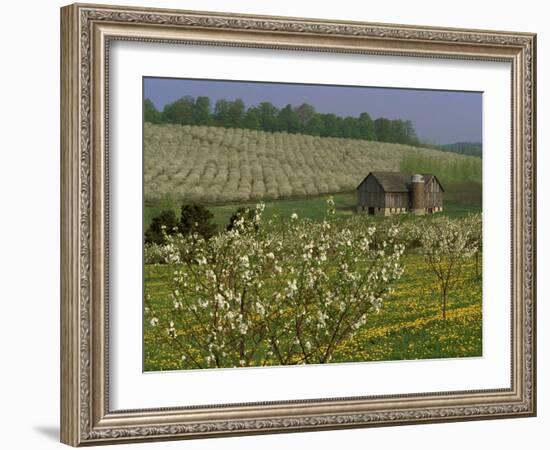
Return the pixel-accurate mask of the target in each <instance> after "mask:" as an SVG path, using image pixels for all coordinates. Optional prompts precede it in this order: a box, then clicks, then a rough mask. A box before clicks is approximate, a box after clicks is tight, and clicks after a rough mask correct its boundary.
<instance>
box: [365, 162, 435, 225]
mask: <svg viewBox="0 0 550 450" xmlns="http://www.w3.org/2000/svg"><path fill="white" fill-rule="evenodd" d="M443 192H444V189H443V186H442V185H441V183H440V182H439V180H438V179H437V177H436V176H435V175H432V174H430V173H422V174H406V173H401V172H370V173H369V174H368V175H367V176H366V177H365V179H364V180H363V181H362V182H361V184H359V186H357V197H358V204H357V211H358V212H362V213H366V214H371V215H375V214H376V215H378V214H381V215H389V214H398V213H406V212H411V213H413V214H418V215H421V214H432V213H436V212H440V211H443Z"/></svg>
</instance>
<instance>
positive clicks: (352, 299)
mask: <svg viewBox="0 0 550 450" xmlns="http://www.w3.org/2000/svg"><path fill="white" fill-rule="evenodd" d="M330 208H331V205H330V204H329V213H330ZM262 209H263V206H262V205H258V206H257V208H256V210H255V214H254V215H253V218H252V220H250V221H245V220H244V218H241V219H240V220H238V221H237V222H236V223H235V224H234V226H233V228H232V229H231V230H230V231H226V232H223V233H220V234H218V235H216V236H214V237H213V238H211V239H210V240H204V239H203V238H201V237H200V236H198V235H187V236H182V235H178V236H175V237H169V238H168V243H167V245H165V246H164V251H165V254H166V258H167V261H168V262H169V263H170V264H171V265H172V266H173V267H174V272H173V277H172V280H171V283H172V287H173V289H172V310H171V312H170V314H168V315H167V317H165V318H164V320H161V319H160V318H159V317H157V316H156V315H155V311H153V310H152V309H149V311H148V313H149V316H150V317H149V323H150V325H152V326H154V328H155V329H156V330H157V331H158V333H160V334H162V335H163V336H164V337H165V338H166V339H168V340H171V341H172V342H173V345H174V346H176V347H177V348H178V349H179V351H180V352H181V358H182V361H183V363H182V366H183V367H190V368H191V367H196V368H205V367H235V366H238V367H243V366H258V365H268V364H282V365H287V364H306V363H326V362H330V361H331V359H332V357H333V354H334V351H335V349H336V348H337V347H338V346H339V345H341V343H342V342H345V341H347V340H350V339H353V338H354V336H355V334H356V333H357V331H358V330H359V329H360V328H361V327H363V326H364V325H365V324H366V323H367V322H368V318H369V316H370V315H372V314H375V313H377V312H379V311H380V308H381V306H382V302H383V300H384V298H385V297H386V296H387V295H388V294H389V293H390V292H391V290H392V285H393V283H394V282H395V281H396V280H397V279H399V277H400V276H401V274H402V268H401V265H400V258H401V255H402V254H403V251H404V246H403V245H402V244H400V243H399V240H398V239H397V234H398V231H397V229H396V228H394V227H389V228H387V229H386V230H385V232H384V236H383V237H381V236H380V234H379V233H378V234H377V233H376V231H377V230H376V227H375V226H373V225H372V224H371V223H369V222H368V221H364V220H361V218H360V217H356V218H354V219H352V220H348V221H346V222H345V224H339V223H337V222H336V221H331V220H330V218H327V219H326V220H324V221H323V222H320V223H315V222H311V221H307V220H300V219H299V218H298V217H297V216H293V217H291V218H290V220H289V221H288V222H286V223H284V222H279V223H278V224H276V225H275V224H270V223H266V224H264V223H263V222H262ZM375 237H376V238H375Z"/></svg>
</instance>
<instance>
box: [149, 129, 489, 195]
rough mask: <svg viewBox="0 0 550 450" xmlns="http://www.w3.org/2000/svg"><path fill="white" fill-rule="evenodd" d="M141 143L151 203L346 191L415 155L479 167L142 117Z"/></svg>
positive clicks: (422, 151) (344, 143)
mask: <svg viewBox="0 0 550 450" xmlns="http://www.w3.org/2000/svg"><path fill="white" fill-rule="evenodd" d="M143 144H144V147H143V148H144V187H145V192H144V194H145V200H146V201H147V202H150V203H158V202H160V201H163V200H164V199H165V198H166V197H167V196H168V197H170V198H172V199H174V200H177V201H179V200H181V199H185V200H186V201H196V202H200V203H210V204H212V203H225V202H248V201H252V202H255V201H259V200H274V199H282V198H303V197H308V196H314V195H324V194H328V193H338V192H349V191H352V190H354V189H355V188H356V187H357V185H358V184H359V183H360V182H361V180H362V179H363V178H364V177H365V176H366V174H368V173H369V172H370V171H374V170H390V171H395V170H399V169H400V165H401V163H402V162H403V161H404V158H406V157H407V158H411V157H414V156H415V155H416V156H418V157H419V158H420V160H419V161H420V163H421V164H425V161H438V164H439V166H438V170H439V171H442V170H443V169H442V168H443V167H453V168H455V169H456V170H455V171H456V172H457V173H461V169H462V168H463V166H464V164H466V165H467V166H468V167H469V165H470V164H471V165H473V166H476V167H477V166H480V165H481V160H480V158H477V157H472V156H463V155H458V154H455V153H448V152H442V151H439V150H432V149H427V148H420V147H411V146H407V145H402V144H390V143H386V142H377V141H368V140H361V139H346V138H334V137H316V136H308V135H302V134H289V133H268V132H265V131H253V130H246V129H239V128H223V127H211V126H190V125H185V126H184V125H153V124H150V123H145V124H144V141H143ZM413 162H415V163H417V161H413ZM409 166H411V165H410V164H409ZM438 173H439V172H438ZM442 182H443V183H444V184H446V179H443V180H442Z"/></svg>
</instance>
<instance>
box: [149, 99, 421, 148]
mask: <svg viewBox="0 0 550 450" xmlns="http://www.w3.org/2000/svg"><path fill="white" fill-rule="evenodd" d="M144 116H145V121H147V122H150V123H155V124H160V123H171V124H179V125H210V126H219V127H226V128H246V129H249V130H261V131H267V132H287V133H292V134H297V133H300V134H307V135H311V136H321V137H341V138H351V139H366V140H370V141H380V142H393V143H399V144H407V145H413V146H418V145H421V142H420V141H419V139H418V137H417V135H416V131H415V129H414V127H413V124H412V123H411V121H409V120H400V119H394V120H390V119H387V118H384V117H380V118H378V119H376V120H372V118H371V117H370V115H369V114H368V113H367V112H363V113H361V114H360V115H359V117H351V116H347V117H340V116H337V115H336V114H333V113H319V112H317V111H315V108H314V107H313V106H312V105H310V104H308V103H303V104H301V105H300V106H292V105H290V104H288V105H286V106H285V107H283V108H281V109H278V108H277V107H276V106H274V105H273V104H272V103H270V102H262V103H260V104H258V105H256V106H251V107H249V108H246V106H245V104H244V102H243V101H242V100H241V99H237V100H233V101H230V100H218V101H216V103H215V104H214V105H212V101H211V100H210V98H209V97H207V96H199V97H197V98H193V97H191V96H186V97H182V98H180V99H179V100H176V101H174V102H173V103H169V104H167V105H166V106H165V107H164V109H163V110H162V111H158V110H157V109H156V107H155V105H154V104H153V102H152V101H151V100H150V99H145V102H144Z"/></svg>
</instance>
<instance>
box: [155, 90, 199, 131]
mask: <svg viewBox="0 0 550 450" xmlns="http://www.w3.org/2000/svg"><path fill="white" fill-rule="evenodd" d="M194 107H195V100H194V99H193V97H189V96H187V97H183V98H180V99H179V100H176V101H175V102H174V103H170V104H168V105H166V106H165V107H164V110H163V112H162V116H163V120H164V121H165V122H168V123H174V124H179V125H188V124H192V123H193V110H194Z"/></svg>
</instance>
